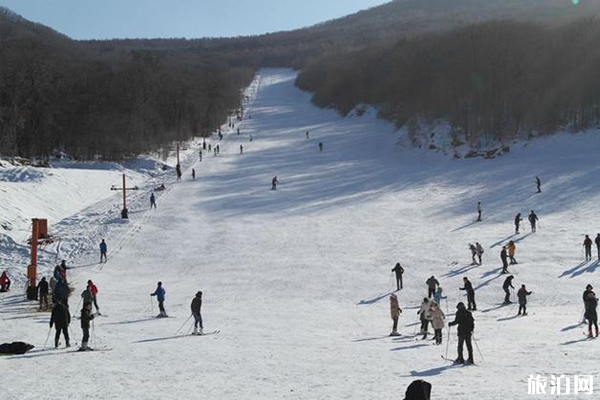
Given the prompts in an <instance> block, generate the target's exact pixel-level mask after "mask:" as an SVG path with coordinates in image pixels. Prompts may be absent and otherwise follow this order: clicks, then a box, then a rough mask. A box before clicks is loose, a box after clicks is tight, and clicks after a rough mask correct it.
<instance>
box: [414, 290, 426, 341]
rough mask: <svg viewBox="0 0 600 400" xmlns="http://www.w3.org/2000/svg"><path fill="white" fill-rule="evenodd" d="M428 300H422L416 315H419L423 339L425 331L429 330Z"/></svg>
mask: <svg viewBox="0 0 600 400" xmlns="http://www.w3.org/2000/svg"><path fill="white" fill-rule="evenodd" d="M428 313H429V299H428V298H427V297H424V298H423V302H422V303H421V307H420V308H419V311H417V314H418V315H419V319H420V320H421V332H420V333H421V335H423V339H426V338H427V330H428V328H429V318H428Z"/></svg>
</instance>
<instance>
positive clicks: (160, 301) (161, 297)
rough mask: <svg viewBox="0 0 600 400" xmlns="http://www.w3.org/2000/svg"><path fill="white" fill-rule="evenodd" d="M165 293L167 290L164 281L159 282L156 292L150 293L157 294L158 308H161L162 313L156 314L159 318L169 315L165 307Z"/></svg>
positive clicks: (151, 294)
mask: <svg viewBox="0 0 600 400" xmlns="http://www.w3.org/2000/svg"><path fill="white" fill-rule="evenodd" d="M165 293H166V291H165V289H164V288H163V286H162V282H158V284H157V286H156V290H155V291H154V293H150V296H156V300H158V309H159V310H160V314H158V315H157V316H156V317H157V318H162V317H168V315H167V312H166V311H165V307H164V303H165Z"/></svg>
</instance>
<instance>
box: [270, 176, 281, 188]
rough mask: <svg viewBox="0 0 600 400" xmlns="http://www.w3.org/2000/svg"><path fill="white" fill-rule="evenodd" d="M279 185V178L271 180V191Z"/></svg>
mask: <svg viewBox="0 0 600 400" xmlns="http://www.w3.org/2000/svg"><path fill="white" fill-rule="evenodd" d="M278 183H279V180H278V179H277V176H274V177H273V179H271V190H275V189H277V184H278Z"/></svg>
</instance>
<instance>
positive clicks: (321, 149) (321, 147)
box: [319, 142, 323, 152]
mask: <svg viewBox="0 0 600 400" xmlns="http://www.w3.org/2000/svg"><path fill="white" fill-rule="evenodd" d="M322 151H323V142H319V152H322Z"/></svg>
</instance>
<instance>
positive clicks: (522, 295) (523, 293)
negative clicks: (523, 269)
mask: <svg viewBox="0 0 600 400" xmlns="http://www.w3.org/2000/svg"><path fill="white" fill-rule="evenodd" d="M531 293H533V292H528V291H527V288H526V287H525V284H522V285H521V289H519V291H518V292H517V297H518V298H519V312H518V314H517V315H521V310H522V311H523V316H525V315H527V296H529V295H530V294H531Z"/></svg>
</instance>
